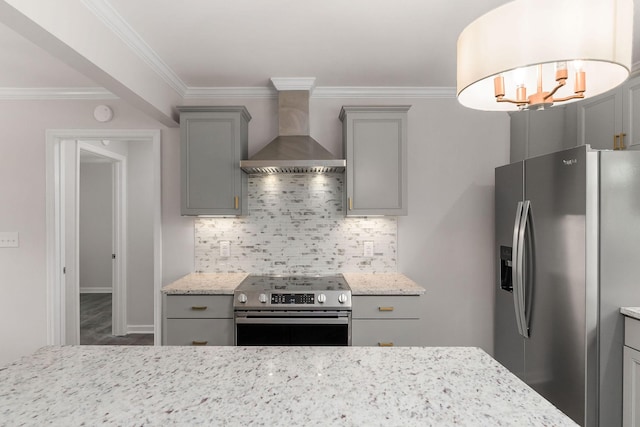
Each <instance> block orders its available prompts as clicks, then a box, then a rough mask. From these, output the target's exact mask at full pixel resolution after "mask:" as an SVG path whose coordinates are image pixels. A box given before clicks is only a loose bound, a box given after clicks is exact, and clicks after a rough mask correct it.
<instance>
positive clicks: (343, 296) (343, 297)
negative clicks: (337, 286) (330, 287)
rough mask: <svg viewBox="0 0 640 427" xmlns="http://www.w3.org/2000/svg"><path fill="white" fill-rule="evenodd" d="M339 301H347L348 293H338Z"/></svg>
mask: <svg viewBox="0 0 640 427" xmlns="http://www.w3.org/2000/svg"><path fill="white" fill-rule="evenodd" d="M338 302H339V303H340V304H344V303H345V302H347V295H346V294H340V295H338Z"/></svg>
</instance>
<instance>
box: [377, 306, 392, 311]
mask: <svg viewBox="0 0 640 427" xmlns="http://www.w3.org/2000/svg"><path fill="white" fill-rule="evenodd" d="M378 311H393V307H378Z"/></svg>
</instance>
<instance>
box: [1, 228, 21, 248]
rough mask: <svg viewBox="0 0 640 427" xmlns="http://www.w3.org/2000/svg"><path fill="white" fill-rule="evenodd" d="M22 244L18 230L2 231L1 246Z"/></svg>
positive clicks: (10, 246)
mask: <svg viewBox="0 0 640 427" xmlns="http://www.w3.org/2000/svg"><path fill="white" fill-rule="evenodd" d="M19 246H20V238H19V235H18V232H17V231H11V232H4V233H2V232H0V248H17V247H19Z"/></svg>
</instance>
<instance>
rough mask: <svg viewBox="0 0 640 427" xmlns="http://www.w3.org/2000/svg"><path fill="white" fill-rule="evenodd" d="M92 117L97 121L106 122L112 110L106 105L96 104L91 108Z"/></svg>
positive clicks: (110, 117) (111, 116)
mask: <svg viewBox="0 0 640 427" xmlns="http://www.w3.org/2000/svg"><path fill="white" fill-rule="evenodd" d="M93 117H95V119H96V120H97V121H99V122H108V121H109V120H111V119H112V118H113V110H112V109H111V107H109V106H107V105H98V106H97V107H96V109H95V110H93Z"/></svg>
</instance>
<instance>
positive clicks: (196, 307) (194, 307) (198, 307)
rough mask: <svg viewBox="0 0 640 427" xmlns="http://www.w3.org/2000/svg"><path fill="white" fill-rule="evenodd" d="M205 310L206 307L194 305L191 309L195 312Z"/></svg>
mask: <svg viewBox="0 0 640 427" xmlns="http://www.w3.org/2000/svg"><path fill="white" fill-rule="evenodd" d="M206 309H207V306H206V305H194V306H192V307H191V310H196V311H203V310H206Z"/></svg>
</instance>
